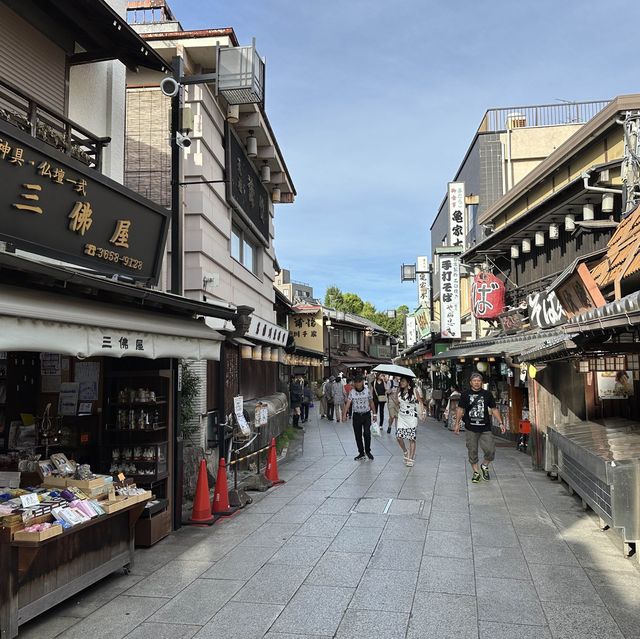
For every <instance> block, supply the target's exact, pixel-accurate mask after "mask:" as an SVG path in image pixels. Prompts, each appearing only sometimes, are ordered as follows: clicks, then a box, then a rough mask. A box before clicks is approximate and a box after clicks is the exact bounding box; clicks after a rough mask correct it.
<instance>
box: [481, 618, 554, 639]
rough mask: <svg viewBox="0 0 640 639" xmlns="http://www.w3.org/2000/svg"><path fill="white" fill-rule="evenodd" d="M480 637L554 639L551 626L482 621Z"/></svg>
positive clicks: (493, 638) (485, 638) (488, 638)
mask: <svg viewBox="0 0 640 639" xmlns="http://www.w3.org/2000/svg"><path fill="white" fill-rule="evenodd" d="M479 627H480V639H552V637H551V633H550V632H549V628H543V627H542V626H522V625H518V624H511V623H494V622H492V621H480V623H479Z"/></svg>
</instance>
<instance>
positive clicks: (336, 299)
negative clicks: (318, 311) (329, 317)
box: [324, 286, 344, 311]
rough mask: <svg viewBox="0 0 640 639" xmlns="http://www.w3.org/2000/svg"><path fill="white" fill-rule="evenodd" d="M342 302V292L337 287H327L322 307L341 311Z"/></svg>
mask: <svg viewBox="0 0 640 639" xmlns="http://www.w3.org/2000/svg"><path fill="white" fill-rule="evenodd" d="M343 302H344V300H343V296H342V291H341V290H340V289H339V288H338V287H337V286H329V287H328V288H327V292H326V293H325V294H324V305H325V306H328V307H329V308H335V309H336V310H339V311H341V310H343V309H342V308H341V306H342V304H343Z"/></svg>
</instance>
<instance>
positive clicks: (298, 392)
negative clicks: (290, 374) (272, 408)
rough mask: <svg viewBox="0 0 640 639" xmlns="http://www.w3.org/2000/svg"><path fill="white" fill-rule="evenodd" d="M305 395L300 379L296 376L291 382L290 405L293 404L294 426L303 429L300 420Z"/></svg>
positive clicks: (292, 416) (292, 417)
mask: <svg viewBox="0 0 640 639" xmlns="http://www.w3.org/2000/svg"><path fill="white" fill-rule="evenodd" d="M303 397H304V390H303V386H302V384H301V382H300V379H298V378H297V377H294V378H293V379H292V380H291V382H290V383H289V405H290V406H291V419H292V421H293V427H294V428H299V429H302V426H300V423H299V422H300V413H301V408H302V399H303Z"/></svg>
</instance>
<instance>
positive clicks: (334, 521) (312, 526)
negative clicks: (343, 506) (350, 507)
mask: <svg viewBox="0 0 640 639" xmlns="http://www.w3.org/2000/svg"><path fill="white" fill-rule="evenodd" d="M347 519H348V516H347V515H312V516H311V517H309V519H307V521H306V522H305V523H304V524H302V526H300V528H298V530H297V531H296V535H299V536H302V537H335V536H336V535H337V534H338V533H339V532H340V529H341V528H342V527H343V526H344V524H345V522H346V521H347Z"/></svg>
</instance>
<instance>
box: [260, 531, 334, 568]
mask: <svg viewBox="0 0 640 639" xmlns="http://www.w3.org/2000/svg"><path fill="white" fill-rule="evenodd" d="M331 541H332V540H331V539H330V538H328V537H298V536H297V535H294V536H293V537H291V538H290V539H289V540H288V541H287V542H285V543H284V544H283V545H282V547H281V548H280V549H279V550H278V551H277V552H276V553H275V555H273V556H272V557H271V559H270V560H269V563H275V564H288V565H290V566H314V565H315V564H316V563H317V562H318V560H319V559H320V557H322V555H323V554H324V553H325V551H326V550H327V548H329V545H330V544H331Z"/></svg>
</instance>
